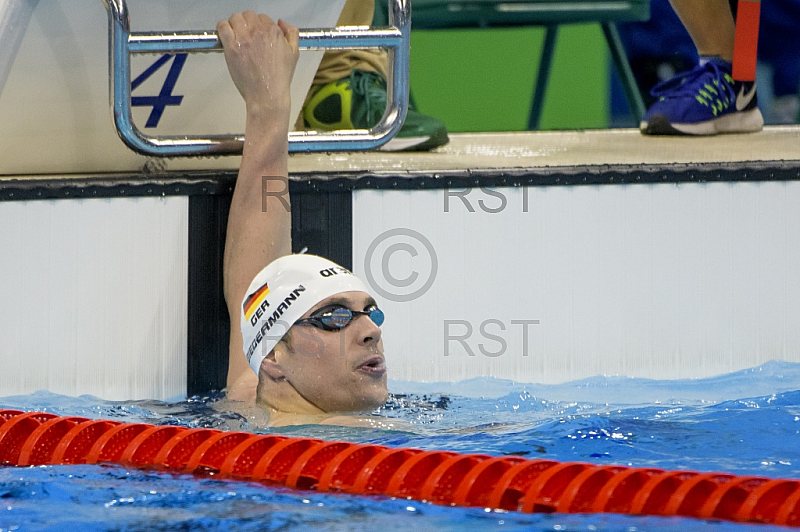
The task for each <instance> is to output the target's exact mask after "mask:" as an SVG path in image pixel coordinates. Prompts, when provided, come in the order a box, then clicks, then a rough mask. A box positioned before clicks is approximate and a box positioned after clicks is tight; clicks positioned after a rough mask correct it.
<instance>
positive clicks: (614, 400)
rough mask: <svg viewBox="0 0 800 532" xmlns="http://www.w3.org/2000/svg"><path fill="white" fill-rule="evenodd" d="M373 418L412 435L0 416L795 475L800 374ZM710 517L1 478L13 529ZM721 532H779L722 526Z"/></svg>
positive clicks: (521, 388) (61, 410) (460, 405)
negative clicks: (524, 510)
mask: <svg viewBox="0 0 800 532" xmlns="http://www.w3.org/2000/svg"><path fill="white" fill-rule="evenodd" d="M390 390H391V391H392V392H393V395H392V397H391V398H390V400H389V402H388V403H387V405H386V406H385V407H383V408H381V409H380V411H379V412H377V414H378V415H380V416H385V417H388V418H393V419H394V420H397V421H400V422H401V423H402V424H403V427H404V428H403V430H394V431H381V430H375V429H366V428H344V427H330V426H299V427H283V428H280V429H262V428H258V427H257V426H256V425H255V420H256V418H257V416H251V415H249V414H248V413H247V412H244V413H242V412H234V411H231V410H228V409H227V407H228V406H229V403H227V402H226V401H225V400H224V398H223V397H222V396H221V394H213V395H211V396H209V397H195V398H191V399H189V400H186V401H179V402H156V401H137V402H126V403H121V402H110V401H103V400H101V399H97V398H95V397H88V396H83V397H78V398H74V397H65V396H60V395H55V394H51V393H47V392H38V393H35V394H30V395H26V396H15V397H5V398H0V408H15V409H21V410H28V411H31V410H41V411H47V412H53V413H56V414H59V415H80V416H85V417H90V418H104V419H117V420H121V421H131V422H139V421H144V422H148V423H154V424H179V425H184V426H192V427H212V428H219V429H230V430H248V431H252V432H259V433H280V434H287V435H293V436H310V437H316V438H324V439H330V440H347V441H354V442H361V443H376V444H382V445H389V446H405V447H417V448H423V449H443V450H454V451H459V452H466V453H486V454H490V455H495V456H502V455H518V456H524V457H527V458H533V459H537V458H547V459H555V460H563V461H572V460H575V461H585V462H592V463H597V464H622V465H630V466H636V467H644V466H651V467H660V468H664V469H691V470H697V471H724V472H731V473H736V474H753V475H761V476H767V477H783V478H800V451H799V450H798V449H800V435H799V433H798V431H800V364H790V363H783V362H781V363H778V362H771V363H767V364H765V365H763V366H759V367H757V368H752V369H749V370H745V371H741V372H737V373H733V374H730V375H724V376H721V377H715V378H711V379H699V380H681V381H651V380H646V379H630V378H618V377H594V378H591V379H586V380H582V381H576V382H573V383H568V384H562V385H557V386H550V385H536V384H519V383H513V382H509V381H502V380H498V379H489V378H481V379H473V380H470V381H465V382H461V383H439V384H419V383H410V382H392V383H390ZM708 526H709V522H703V521H698V520H692V519H682V518H656V517H639V516H619V515H561V514H550V515H529V514H519V513H514V512H511V513H507V512H489V511H484V510H483V509H474V508H451V507H441V506H434V505H430V504H425V503H419V502H416V501H408V500H393V499H390V498H385V497H383V498H367V497H355V496H348V495H340V494H335V495H334V494H320V493H315V492H299V491H291V490H286V489H276V488H274V487H264V486H261V485H259V484H256V483H246V482H238V481H226V480H216V479H213V478H196V477H192V476H188V475H177V474H170V473H165V472H157V471H139V470H128V469H125V468H121V467H117V466H57V467H51V466H48V467H36V468H14V467H3V468H0V532H5V531H6V530H370V531H374V530H378V529H379V530H381V531H384V530H404V531H407V530H409V529H411V528H413V529H414V530H466V529H470V530H620V531H634V530H699V529H701V528H703V529H706V528H707V527H708ZM714 529H715V530H726V531H727V530H736V531H740V530H741V531H744V530H759V531H766V530H777V529H779V527H767V526H762V525H741V524H734V523H720V522H715V523H714Z"/></svg>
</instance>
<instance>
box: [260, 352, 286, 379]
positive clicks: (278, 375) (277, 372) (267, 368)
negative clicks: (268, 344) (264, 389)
mask: <svg viewBox="0 0 800 532" xmlns="http://www.w3.org/2000/svg"><path fill="white" fill-rule="evenodd" d="M275 348H276V349H281V347H280V344H279V345H276V346H275ZM259 369H260V371H259V373H263V374H264V375H266V376H267V377H269V379H270V380H273V381H279V380H283V379H285V378H286V376H285V375H284V374H283V368H282V367H281V365H280V363H279V362H278V360H277V357H276V356H275V349H273V350H272V351H270V352H269V354H268V355H267V356H266V357H264V360H262V361H261V367H260V368H259Z"/></svg>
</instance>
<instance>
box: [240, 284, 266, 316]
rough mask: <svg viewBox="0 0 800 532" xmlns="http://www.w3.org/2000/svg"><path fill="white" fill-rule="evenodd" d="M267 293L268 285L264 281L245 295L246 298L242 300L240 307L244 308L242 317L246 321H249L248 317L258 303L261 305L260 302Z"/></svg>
mask: <svg viewBox="0 0 800 532" xmlns="http://www.w3.org/2000/svg"><path fill="white" fill-rule="evenodd" d="M267 294H269V286H267V283H264V285H263V286H262V287H261V288H259V289H258V290H256V291H255V292H253V293H252V294H250V295H249V296H247V299H245V300H244V303H242V309H244V317H245V318H246V319H247V320H248V321H250V317H251V316H252V315H253V313H254V312H255V311H256V309H257V308H258V307H259V305H261V302H262V301H264V299H266V297H267Z"/></svg>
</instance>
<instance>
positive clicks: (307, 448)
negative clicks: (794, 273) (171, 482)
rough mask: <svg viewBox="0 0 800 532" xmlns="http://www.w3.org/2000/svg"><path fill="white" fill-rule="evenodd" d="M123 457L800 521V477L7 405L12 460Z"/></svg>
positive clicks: (449, 493) (4, 425)
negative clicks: (395, 444) (426, 447)
mask: <svg viewBox="0 0 800 532" xmlns="http://www.w3.org/2000/svg"><path fill="white" fill-rule="evenodd" d="M96 463H115V464H119V465H123V466H126V467H136V468H146V467H157V468H161V469H165V470H171V471H180V472H184V473H190V474H201V475H202V474H206V475H208V474H213V475H215V476H218V477H220V478H228V479H242V480H250V481H253V480H255V481H261V482H264V483H268V484H278V485H282V486H287V487H290V488H296V489H305V490H316V491H327V492H343V493H351V494H360V495H387V496H391V497H401V498H410V499H415V500H420V501H427V502H431V503H435V504H442V505H458V506H473V507H481V508H492V509H503V510H508V511H520V512H545V513H552V512H567V513H618V514H638V515H655V516H686V517H695V518H700V519H726V520H732V521H744V522H759V523H770V524H775V525H785V526H794V527H800V481H799V480H789V479H770V478H765V477H757V476H736V475H731V474H727V473H699V472H696V471H667V470H663V469H656V468H635V467H625V466H615V465H594V464H588V463H581V462H556V461H553V460H528V459H524V458H519V457H507V456H506V457H492V456H488V455H484V454H461V453H455V452H450V451H422V450H419V449H406V448H391V447H385V446H382V445H373V444H357V443H349V442H333V441H323V440H319V439H312V438H294V437H288V436H279V435H274V434H264V435H258V434H252V433H248V432H226V431H220V430H214V429H197V428H186V427H175V426H169V425H165V426H156V425H149V424H145V423H122V422H118V421H108V420H90V419H87V418H83V417H60V416H56V415H54V414H48V413H43V412H27V413H26V412H21V411H18V410H0V464H5V465H14V466H39V465H62V464H96Z"/></svg>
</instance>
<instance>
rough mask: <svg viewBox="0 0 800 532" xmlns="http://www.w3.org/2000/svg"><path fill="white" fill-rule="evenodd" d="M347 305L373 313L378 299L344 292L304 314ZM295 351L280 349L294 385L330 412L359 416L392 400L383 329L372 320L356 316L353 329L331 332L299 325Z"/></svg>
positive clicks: (295, 329)
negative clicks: (388, 386)
mask: <svg viewBox="0 0 800 532" xmlns="http://www.w3.org/2000/svg"><path fill="white" fill-rule="evenodd" d="M331 305H342V306H344V307H347V308H349V309H351V310H359V311H363V310H368V309H369V308H370V307H373V306H375V300H374V299H372V297H370V296H369V295H368V294H366V293H364V292H342V293H340V294H336V295H335V296H332V297H329V298H327V299H324V300H323V301H321V302H320V303H319V304H317V305H315V306H314V307H313V308H312V309H311V310H310V311H308V312H306V313H305V314H304V315H303V318H308V317H310V316H311V315H312V314H314V313H315V312H317V311H319V310H322V309H325V308H326V307H330V306H331ZM289 335H290V337H291V342H290V344H291V349H286V350H285V352H284V353H280V352H277V351H276V359H277V362H279V363H280V364H281V367H282V370H283V374H284V376H285V377H286V379H287V380H288V382H289V384H291V385H292V387H293V388H294V389H295V390H296V391H297V392H298V393H299V394H300V395H301V396H302V397H303V398H304V399H306V400H307V401H309V402H311V403H312V404H314V405H315V406H316V407H317V408H319V409H321V410H323V411H325V412H358V411H364V410H371V409H373V408H377V407H379V406H381V405H382V404H383V403H384V402H385V401H386V398H387V397H388V395H389V393H388V391H387V387H386V363H385V359H384V356H383V341H382V340H381V329H380V327H378V326H377V325H376V324H375V323H374V322H373V321H372V320H371V319H370V318H369V317H368V316H364V315H360V316H355V317H354V318H353V320H352V321H351V322H350V324H349V325H347V326H346V327H344V328H343V329H339V330H336V331H326V330H323V329H319V328H317V327H314V326H313V325H310V324H305V323H304V324H296V325H295V326H293V327H292V328H291V330H290V331H289Z"/></svg>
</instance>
